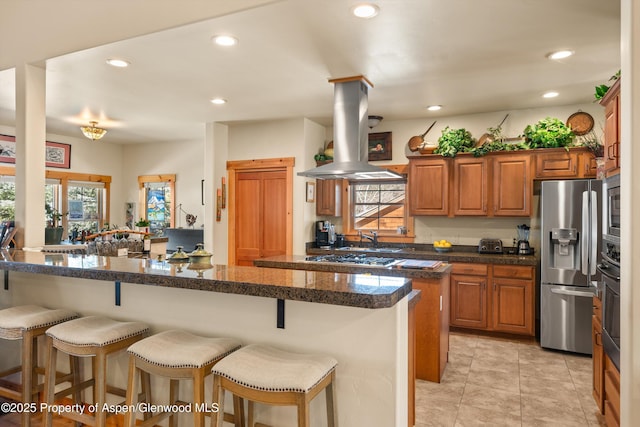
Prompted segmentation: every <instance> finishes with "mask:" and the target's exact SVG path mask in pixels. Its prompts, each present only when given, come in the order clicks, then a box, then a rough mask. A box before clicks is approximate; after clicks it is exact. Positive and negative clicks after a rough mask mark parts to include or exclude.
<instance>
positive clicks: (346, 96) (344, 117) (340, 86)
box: [298, 76, 401, 180]
mask: <svg viewBox="0 0 640 427" xmlns="http://www.w3.org/2000/svg"><path fill="white" fill-rule="evenodd" d="M329 82H330V83H334V85H335V87H334V103H333V162H332V163H328V164H326V165H322V166H319V167H317V168H313V169H309V170H306V171H304V172H298V175H300V176H306V177H308V178H315V179H340V178H342V179H359V180H372V179H390V178H401V176H400V175H398V174H396V173H395V172H391V171H389V170H387V169H384V168H381V167H378V166H373V165H370V164H369V162H368V157H369V127H368V112H367V110H368V108H369V102H368V98H367V95H368V91H369V87H373V85H372V84H371V82H369V81H368V80H367V79H366V78H365V77H364V76H355V77H346V78H341V79H333V80H329Z"/></svg>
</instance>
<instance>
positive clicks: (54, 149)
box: [45, 141, 71, 169]
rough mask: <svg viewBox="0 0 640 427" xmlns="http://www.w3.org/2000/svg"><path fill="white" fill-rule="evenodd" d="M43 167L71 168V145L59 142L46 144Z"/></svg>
mask: <svg viewBox="0 0 640 427" xmlns="http://www.w3.org/2000/svg"><path fill="white" fill-rule="evenodd" d="M46 146H47V147H46V148H47V151H46V154H45V165H46V166H47V167H51V168H63V169H69V168H71V145H69V144H60V143H59V142H50V141H47V143H46Z"/></svg>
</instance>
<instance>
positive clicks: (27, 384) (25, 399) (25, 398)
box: [21, 331, 38, 427]
mask: <svg viewBox="0 0 640 427" xmlns="http://www.w3.org/2000/svg"><path fill="white" fill-rule="evenodd" d="M34 340H35V338H34V337H33V335H32V334H31V333H30V332H29V331H27V332H25V333H24V335H23V337H22V373H21V374H22V403H31V402H33V401H34V400H33V381H34V378H35V379H36V380H37V378H38V377H37V375H34V373H35V365H34V364H35V363H37V362H38V353H37V348H38V344H37V343H34ZM30 415H31V414H30V412H29V411H22V425H23V426H25V427H30V426H31V416H30Z"/></svg>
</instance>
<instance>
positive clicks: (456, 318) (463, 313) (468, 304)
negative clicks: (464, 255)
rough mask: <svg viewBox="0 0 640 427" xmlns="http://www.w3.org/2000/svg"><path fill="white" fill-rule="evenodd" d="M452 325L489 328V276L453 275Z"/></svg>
mask: <svg viewBox="0 0 640 427" xmlns="http://www.w3.org/2000/svg"><path fill="white" fill-rule="evenodd" d="M451 325H452V326H460V327H463V328H476V329H486V328H487V277H486V276H465V275H459V274H452V275H451Z"/></svg>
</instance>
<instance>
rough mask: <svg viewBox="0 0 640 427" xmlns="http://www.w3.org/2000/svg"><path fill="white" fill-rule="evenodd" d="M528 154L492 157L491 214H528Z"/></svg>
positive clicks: (529, 199) (530, 181) (529, 194)
mask: <svg viewBox="0 0 640 427" xmlns="http://www.w3.org/2000/svg"><path fill="white" fill-rule="evenodd" d="M529 158H530V155H529V154H510V155H496V156H494V158H493V174H492V175H493V192H492V195H493V215H495V216H530V214H531V187H532V180H531V178H530V177H531V172H530V170H529V169H530V166H529Z"/></svg>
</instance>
